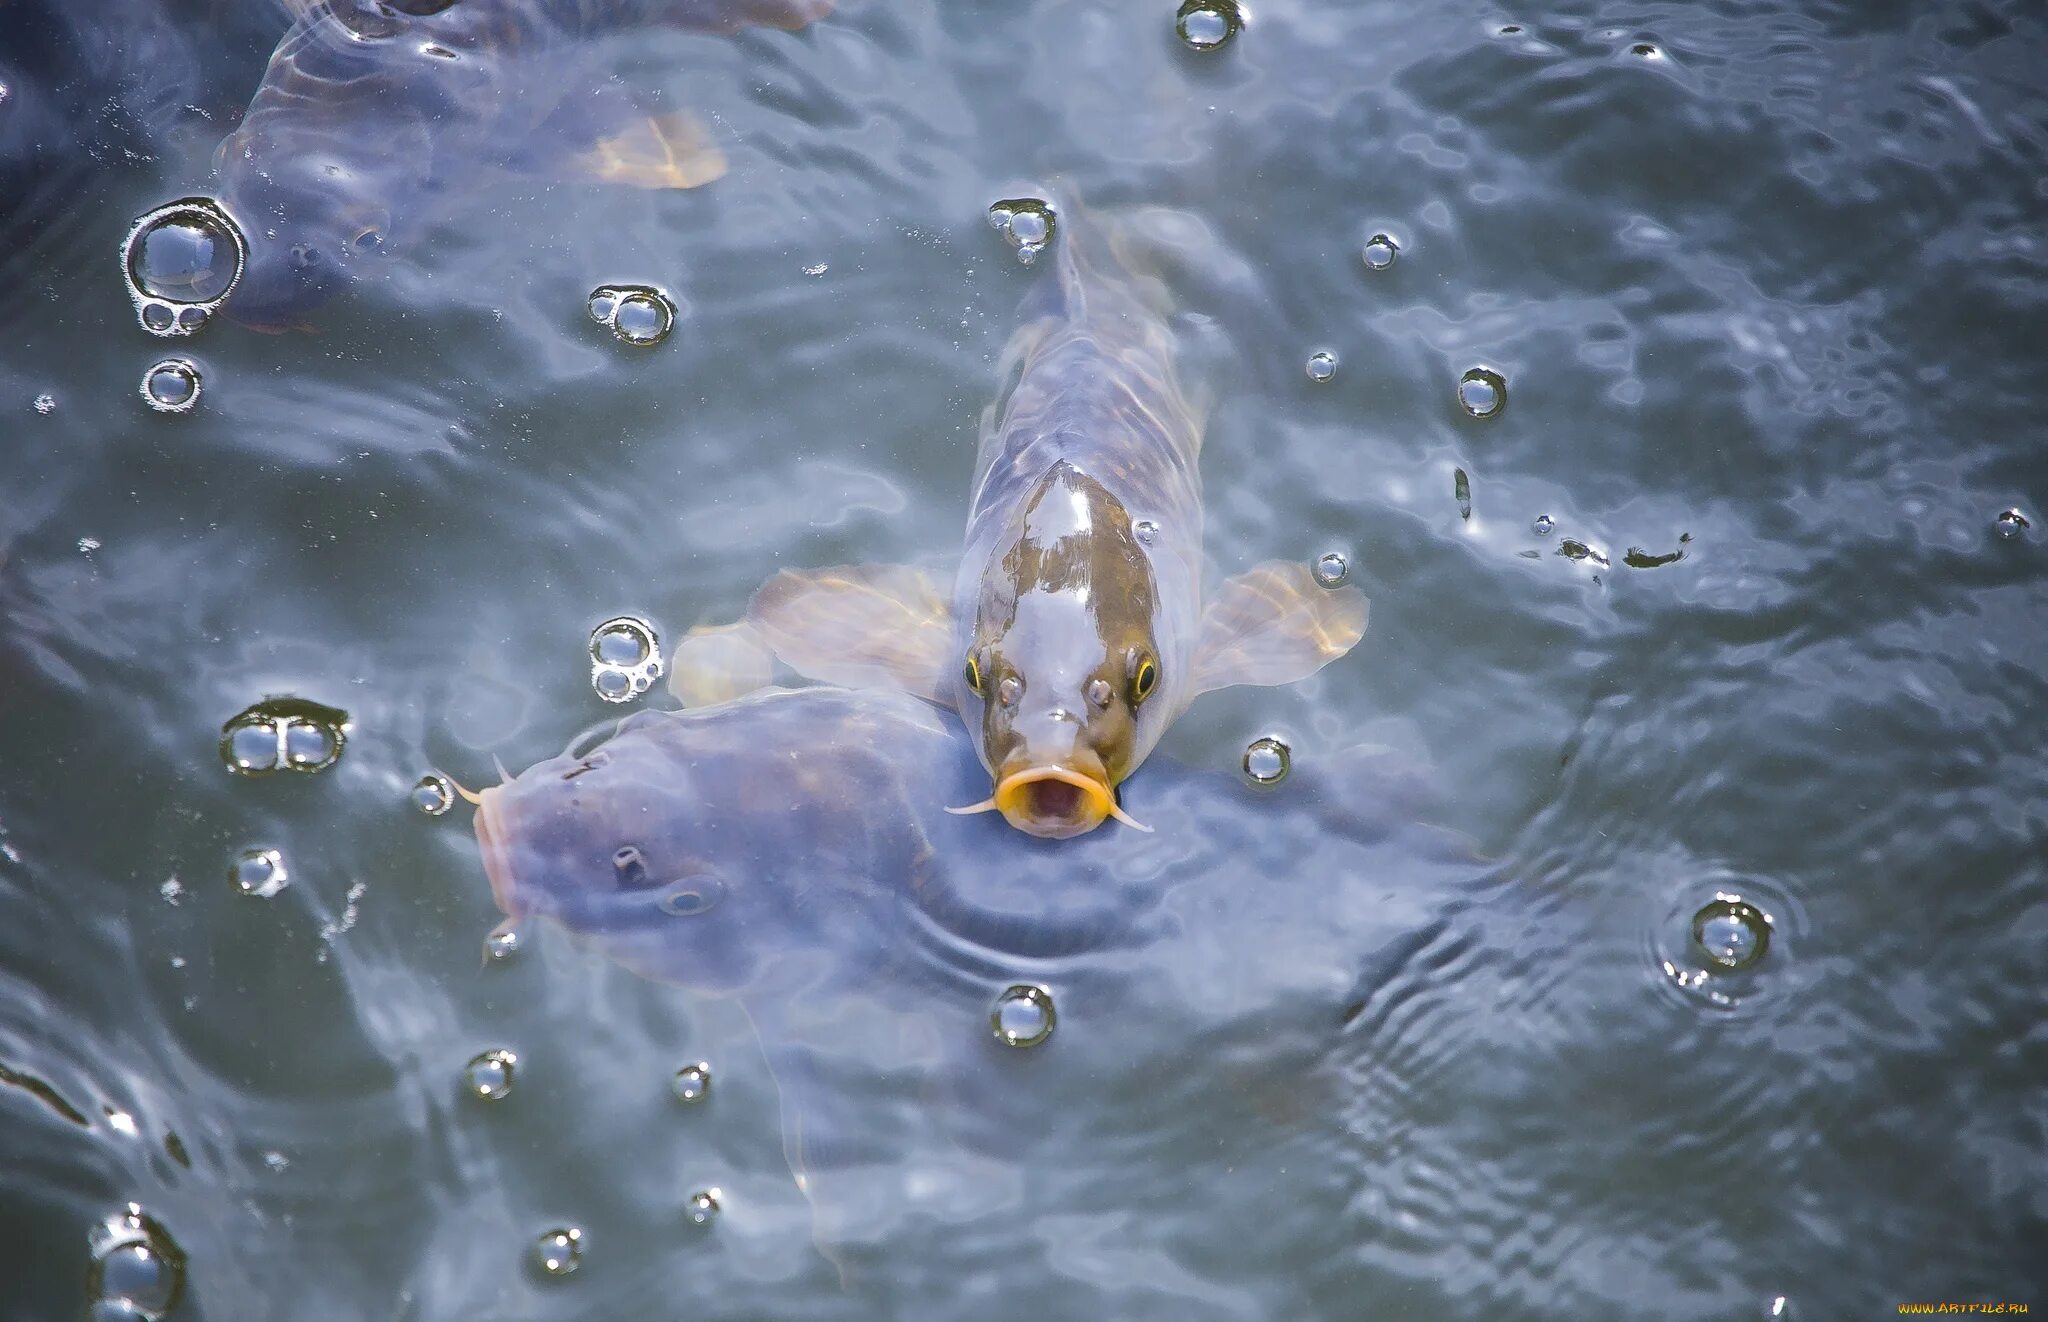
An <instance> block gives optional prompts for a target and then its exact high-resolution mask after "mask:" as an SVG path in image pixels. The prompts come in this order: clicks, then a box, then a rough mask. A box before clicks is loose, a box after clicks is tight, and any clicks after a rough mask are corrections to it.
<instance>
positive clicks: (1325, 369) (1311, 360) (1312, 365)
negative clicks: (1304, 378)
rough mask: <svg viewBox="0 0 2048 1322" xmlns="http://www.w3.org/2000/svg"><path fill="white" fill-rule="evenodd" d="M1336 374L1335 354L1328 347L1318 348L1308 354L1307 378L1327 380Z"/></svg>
mask: <svg viewBox="0 0 2048 1322" xmlns="http://www.w3.org/2000/svg"><path fill="white" fill-rule="evenodd" d="M1335 375H1337V355H1336V354H1333V353H1331V352H1330V351H1329V350H1328V349H1318V350H1316V352H1314V353H1312V354H1310V355H1309V356H1308V379H1309V380H1311V381H1319V382H1320V381H1328V380H1329V379H1330V378H1331V377H1333V376H1335Z"/></svg>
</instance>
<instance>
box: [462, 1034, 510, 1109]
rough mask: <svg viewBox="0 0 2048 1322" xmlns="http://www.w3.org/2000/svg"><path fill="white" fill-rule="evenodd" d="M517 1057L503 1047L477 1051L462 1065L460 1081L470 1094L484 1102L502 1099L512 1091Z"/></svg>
mask: <svg viewBox="0 0 2048 1322" xmlns="http://www.w3.org/2000/svg"><path fill="white" fill-rule="evenodd" d="M518 1066H519V1057H518V1056H517V1055H516V1054H514V1053H513V1052H510V1051H507V1050H506V1049H505V1048H504V1047H492V1048H491V1049H490V1050H489V1051H483V1052H479V1053H477V1054H476V1055H475V1056H473V1057H471V1058H470V1062H469V1064H467V1065H464V1066H463V1067H462V1082H463V1086H464V1087H466V1088H467V1089H468V1090H469V1092H470V1095H471V1096H473V1097H477V1098H480V1099H481V1100H483V1101H486V1102H497V1101H503V1100H504V1099H505V1097H506V1095H507V1094H509V1093H510V1092H511V1091H512V1075H513V1073H514V1072H515V1071H516V1070H517V1068H518Z"/></svg>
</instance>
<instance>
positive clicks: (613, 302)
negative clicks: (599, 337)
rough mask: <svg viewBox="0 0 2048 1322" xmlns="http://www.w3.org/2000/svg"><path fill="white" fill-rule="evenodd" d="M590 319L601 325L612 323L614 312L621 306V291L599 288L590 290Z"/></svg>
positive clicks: (607, 325)
mask: <svg viewBox="0 0 2048 1322" xmlns="http://www.w3.org/2000/svg"><path fill="white" fill-rule="evenodd" d="M588 306H589V309H590V319H591V320H592V321H594V322H596V323H597V324H598V325H600V326H606V327H609V326H610V325H611V324H612V312H613V311H614V310H615V309H616V308H617V307H618V306H619V291H618V290H616V289H611V288H599V289H593V290H591V291H590V303H589V305H588Z"/></svg>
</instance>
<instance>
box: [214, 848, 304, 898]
mask: <svg viewBox="0 0 2048 1322" xmlns="http://www.w3.org/2000/svg"><path fill="white" fill-rule="evenodd" d="M228 879H229V880H230V881H233V882H234V883H235V889H236V890H238V891H240V892H242V894H244V895H253V896H255V897H256V898H257V899H259V900H267V899H269V898H270V897H271V896H273V895H275V894H277V893H278V892H279V891H281V890H283V889H284V888H285V887H286V886H289V885H291V880H292V878H291V873H290V872H288V871H286V870H285V866H284V855H283V854H281V853H279V852H278V851H277V850H275V849H245V850H243V851H242V852H241V853H239V854H237V855H236V856H235V861H234V863H233V864H232V865H231V866H230V867H229V868H228Z"/></svg>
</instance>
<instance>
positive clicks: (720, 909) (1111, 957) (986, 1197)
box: [476, 687, 1485, 1256]
mask: <svg viewBox="0 0 2048 1322" xmlns="http://www.w3.org/2000/svg"><path fill="white" fill-rule="evenodd" d="M980 780H985V773H984V772H983V770H982V769H981V767H980V765H979V760H978V758H977V756H976V754H975V751H974V749H973V747H972V742H971V739H970V737H969V735H968V733H967V732H966V731H965V730H963V729H962V728H960V726H959V725H958V724H957V723H956V722H954V721H953V720H952V719H951V718H950V717H949V716H947V715H946V714H945V713H943V712H940V711H938V710H937V709H935V708H934V707H933V706H932V705H930V704H929V703H927V702H924V701H922V700H919V699H916V698H913V697H910V696H909V695H906V694H903V693H900V692H893V691H888V690H874V689H870V690H861V691H850V690H842V689H836V688H831V687H812V688H805V689H799V690H768V691H765V692H760V693H756V694H754V695H751V696H748V697H745V698H742V699H739V700H736V701H731V702H727V703H722V704H718V705H715V706H712V707H707V708H704V709H702V710H698V711H688V712H681V713H674V712H645V713H641V714H638V715H635V716H633V717H630V718H628V719H627V720H626V721H624V722H621V723H619V725H618V726H617V729H616V732H615V733H614V734H612V735H611V736H610V737H609V738H608V739H607V740H605V741H604V742H602V743H600V744H597V745H596V746H595V747H592V746H590V744H589V743H588V742H587V741H586V742H583V743H580V744H579V745H575V746H572V747H571V749H570V750H569V751H568V752H566V753H564V754H563V755H562V756H560V757H557V758H554V759H551V760H549V761H547V762H543V763H541V764H539V765H537V766H535V767H533V768H531V769H529V770H528V771H526V772H524V773H522V774H521V775H519V776H517V777H514V778H513V779H512V780H511V781H509V782H508V783H506V784H504V785H501V786H498V787H496V788H493V789H490V790H486V791H484V793H483V795H482V803H481V806H480V807H479V809H478V813H477V818H476V828H477V835H478V839H479V842H480V844H481V846H482V849H483V856H484V863H485V870H486V872H487V873H488V875H489V878H490V881H491V885H492V889H493V893H494V895H495V897H496V899H497V902H498V905H499V907H500V908H501V909H502V910H503V911H504V912H505V913H506V915H507V921H508V922H509V923H513V924H517V925H526V924H532V923H537V922H540V921H543V920H546V921H550V922H554V923H558V924H560V925H561V926H562V927H564V928H566V929H567V930H568V931H569V932H571V933H572V934H573V935H575V936H576V937H578V938H579V939H580V940H581V941H583V942H585V943H587V944H589V945H591V946H593V947H595V948H596V949H598V950H600V951H601V952H603V953H604V954H606V955H607V956H609V957H611V958H613V959H616V960H618V961H620V962H622V963H624V964H626V965H627V966H629V967H631V968H633V969H635V970H637V971H638V972H640V973H642V974H645V975H647V976H651V977H653V978H656V979H659V980H662V981H666V982H669V983H672V984H675V985H678V986H681V987H684V988H688V989H691V990H693V991H695V992H699V993H707V994H711V995H716V996H720V997H729V998H733V999H736V1000H738V1001H739V1003H740V1004H741V1005H742V1006H743V1007H744V1008H745V1010H746V1012H747V1017H748V1018H749V1019H750V1020H751V1022H752V1023H753V1024H754V1026H755V1028H756V1030H757V1031H758V1032H759V1034H760V1037H761V1045H762V1048H763V1054H764V1057H765V1059H766V1060H767V1062H768V1064H769V1066H770V1068H771V1070H772V1071H773V1074H774V1077H775V1080H776V1083H777V1086H778V1089H779V1092H780V1098H781V1116H780V1120H781V1128H782V1136H783V1143H784V1148H785V1153H786V1155H787V1157H788V1160H789V1163H790V1168H791V1171H792V1174H793V1175H794V1177H795V1178H796V1180H797V1183H798V1184H799V1186H800V1187H801V1188H802V1189H803V1190H804V1191H805V1193H806V1195H807V1196H808V1197H809V1198H810V1200H811V1202H812V1205H813V1208H814V1212H815V1215H816V1232H817V1236H818V1240H819V1244H820V1247H821V1248H822V1249H824V1250H825V1251H826V1253H827V1255H828V1256H833V1255H835V1254H836V1253H837V1251H838V1250H839V1249H840V1248H841V1247H843V1246H845V1245H846V1244H848V1243H850V1242H853V1241H858V1240H862V1239H868V1238H872V1237H875V1236H878V1235H881V1234H884V1233H886V1232H887V1228H888V1227H889V1225H890V1224H891V1219H892V1218H894V1217H898V1216H903V1215H910V1214H918V1213H921V1214H922V1215H926V1216H930V1215H943V1216H944V1217H946V1218H947V1219H948V1224H952V1223H954V1219H956V1218H957V1219H958V1220H968V1219H971V1218H973V1217H976V1216H982V1215H997V1214H1012V1213H1015V1212H1017V1211H1018V1210H1019V1208H1020V1207H1021V1206H1023V1200H1028V1198H1029V1197H1030V1196H1031V1193H1030V1189H1031V1181H1030V1180H1029V1178H1028V1172H1029V1171H1030V1170H1031V1169H1032V1168H1033V1167H1034V1166H1038V1165H1041V1164H1043V1163H1054V1164H1057V1165H1060V1166H1061V1167H1063V1168H1072V1166H1073V1165H1074V1163H1076V1162H1080V1163H1083V1164H1084V1165H1086V1166H1087V1167H1088V1168H1090V1169H1094V1168H1096V1167H1098V1166H1099V1167H1100V1170H1101V1172H1102V1179H1103V1182H1104V1187H1105V1188H1115V1187H1119V1186H1120V1185H1123V1186H1127V1187H1131V1188H1147V1189H1154V1190H1157V1189H1159V1188H1160V1187H1161V1183H1160V1182H1161V1181H1162V1180H1167V1181H1176V1182H1186V1183H1187V1184H1188V1185H1189V1187H1190V1196H1192V1194H1193V1190H1194V1189H1195V1188H1197V1187H1207V1182H1208V1181H1210V1180H1211V1179H1212V1178H1215V1179H1220V1178H1223V1177H1222V1175H1221V1173H1220V1172H1205V1171H1202V1170H1198V1169H1195V1168H1193V1167H1191V1166H1190V1165H1189V1162H1190V1158H1189V1155H1188V1153H1187V1151H1186V1150H1185V1149H1184V1148H1183V1146H1182V1141H1181V1139H1180V1138H1179V1133H1180V1131H1179V1130H1178V1129H1177V1128H1176V1126H1178V1125H1180V1124H1183V1123H1184V1120H1183V1117H1184V1116H1185V1115H1186V1114H1187V1112H1188V1110H1189V1108H1188V1105H1187V1098H1186V1097H1185V1096H1182V1095H1178V1094H1176V1093H1175V1092H1174V1090H1173V1089H1171V1088H1169V1089H1167V1090H1166V1091H1165V1092H1164V1093H1161V1092H1159V1090H1158V1089H1156V1088H1154V1087H1150V1086H1148V1085H1147V1084H1146V1083H1144V1082H1143V1081H1144V1080H1148V1079H1154V1080H1156V1079H1178V1080H1184V1081H1185V1083H1186V1086H1188V1087H1196V1086H1197V1084H1198V1082H1199V1081H1202V1080H1205V1079H1206V1078H1208V1075H1207V1074H1206V1073H1205V1072H1204V1071H1203V1070H1196V1071H1194V1072H1193V1073H1192V1074H1190V1071H1189V1069H1188V1065H1189V1062H1191V1061H1201V1060H1209V1061H1214V1060H1217V1059H1225V1060H1237V1061H1239V1062H1240V1063H1241V1064H1240V1068H1242V1069H1245V1070H1251V1069H1253V1066H1251V1065H1250V1064H1248V1063H1243V1062H1248V1061H1251V1060H1263V1061H1269V1062H1270V1061H1273V1060H1275V1059H1276V1057H1275V1056H1274V1055H1273V1054H1272V1053H1275V1052H1276V1051H1277V1052H1278V1053H1279V1057H1281V1058H1286V1059H1290V1060H1292V1059H1294V1058H1295V1056H1296V1054H1297V1053H1305V1056H1304V1059H1305V1060H1313V1059H1314V1057H1315V1056H1316V1055H1317V1054H1319V1053H1320V1052H1321V1051H1323V1050H1324V1049H1325V1047H1326V1045H1327V1043H1328V1042H1329V1040H1330V1039H1331V1036H1332V1035H1334V1034H1336V1033H1338V1032H1339V1031H1340V1029H1341V1025H1342V1023H1343V1022H1344V1019H1345V1016H1346V1014H1347V1013H1351V1012H1350V1011H1348V1010H1347V1006H1350V1005H1352V1004H1354V1003H1356V1002H1358V1001H1359V1000H1361V999H1363V998H1365V997H1367V996H1370V995H1372V994H1374V988H1375V987H1376V986H1378V985H1379V983H1381V982H1382V981H1384V980H1385V979H1387V978H1389V977H1392V976H1396V975H1397V974H1398V973H1399V971H1400V968H1401V967H1402V965H1403V962H1404V961H1405V960H1406V959H1407V953H1406V952H1411V951H1412V950H1413V949H1414V948H1415V946H1416V945H1417V943H1418V942H1423V941H1426V940H1427V939H1429V934H1430V933H1432V932H1434V931H1436V930H1438V928H1439V927H1440V926H1441V924H1442V923H1443V922H1444V921H1445V918H1446V915H1447V914H1448V913H1450V912H1451V911H1453V910H1455V909H1457V908H1459V907H1461V906H1462V904H1463V903H1464V902H1465V899H1464V897H1465V894H1466V891H1465V888H1466V887H1467V886H1468V885H1469V884H1470V883H1471V882H1472V881H1474V880H1475V879H1481V880H1483V879H1484V877H1485V870H1484V868H1483V866H1482V865H1480V864H1479V863H1478V861H1477V860H1476V858H1475V856H1474V855H1473V853H1472V850H1471V847H1470V845H1469V844H1468V843H1466V842H1464V841H1462V840H1461V839H1459V838H1458V837H1455V836H1453V835H1451V834H1449V833H1446V832H1442V831H1438V830H1435V829H1433V828H1430V827H1427V826H1425V825H1423V824H1422V821H1423V819H1424V818H1425V817H1426V816H1427V813H1428V806H1429V803H1430V799H1429V795H1428V792H1427V790H1426V788H1425V787H1424V786H1423V784H1422V782H1421V781H1420V780H1418V779H1417V778H1416V777H1415V776H1413V775H1412V774H1410V773H1409V772H1407V771H1404V770H1402V769H1399V768H1396V767H1394V766H1391V765H1390V759H1388V758H1386V757H1384V756H1373V755H1367V754H1363V753H1361V754H1354V755H1348V756H1346V757H1343V758H1332V759H1331V760H1330V763H1329V765H1327V766H1326V767H1322V768H1308V767H1304V768H1300V769H1298V770H1297V773H1296V775H1295V776H1294V777H1291V778H1290V779H1289V780H1288V781H1287V782H1286V783H1285V784H1283V785H1282V786H1281V787H1279V788H1278V789H1276V790H1270V791H1267V790H1259V789H1255V788H1252V787H1249V786H1247V785H1244V784H1242V783H1240V782H1238V781H1237V780H1236V779H1234V778H1232V777H1226V776H1223V775H1220V774H1214V773H1201V772H1193V771H1189V770H1186V769H1184V768H1180V767H1176V766H1172V765H1163V766H1159V767H1157V768H1155V769H1154V770H1153V771H1151V772H1149V773H1148V774H1147V776H1146V777H1145V778H1144V780H1143V782H1142V784H1141V785H1139V786H1138V787H1137V792H1136V793H1134V795H1133V800H1134V807H1136V808H1138V809H1139V810H1141V811H1143V812H1145V813H1146V814H1147V816H1148V817H1150V819H1151V820H1152V821H1153V823H1154V824H1155V825H1156V826H1157V827H1158V828H1159V829H1158V831H1157V832H1156V833H1154V834H1143V833H1138V832H1118V833H1113V834H1112V835H1110V836H1109V837H1107V838H1105V839H1104V840H1103V841H1102V842H1101V843H1100V844H1099V845H1098V846H1096V847H1094V848H1091V849H1089V850H1087V851H1083V852H1080V853H1075V852H1073V851H1070V850H1065V849H1062V848H1060V847H1059V846H1057V845H1055V844H1052V843H1050V842H1047V841H1043V840H1037V839H1033V838H1031V837H1029V836H1028V835H1025V834H1022V833H1019V832H1016V831H1012V830H1010V829H1008V828H1007V827H1005V826H1003V825H1002V824H1001V823H1000V822H998V821H996V820H995V819H994V818H992V817H989V816H986V815H982V816H974V817H960V816H956V815H953V814H949V813H947V812H945V811H944V810H943V805H944V804H945V803H946V802H949V801H952V800H951V796H954V795H957V794H959V793H960V792H962V791H963V790H964V789H965V788H967V787H969V786H971V785H973V784H974V783H975V782H977V781H980ZM1020 986H1022V987H1037V988H1042V989H1043V991H1044V994H1045V995H1046V996H1047V997H1048V998H1049V1000H1050V1001H1051V1003H1052V1005H1053V1006H1054V1007H1055V1011H1056V1018H1055V1021H1054V1027H1053V1029H1052V1031H1051V1033H1050V1036H1049V1037H1047V1038H1046V1040H1045V1041H1044V1042H1043V1043H1042V1044H1040V1045H1035V1046H1031V1047H1029V1048H1024V1049H1020V1048H1018V1047H1016V1046H1010V1045H1005V1044H1004V1043H1003V1042H1002V1041H999V1040H998V1039H997V1036H996V1033H995V1032H994V1031H993V1029H992V1022H991V1012H992V1009H993V1007H995V1006H996V1004H997V1003H998V1001H999V999H1000V998H1002V997H1003V996H1004V994H1005V992H1006V989H1009V988H1013V987H1020ZM1299 1067H1300V1068H1307V1066H1306V1065H1305V1064H1303V1065H1301V1066H1299ZM1287 1068H1289V1069H1291V1068H1296V1066H1292V1065H1290V1066H1288V1067H1287ZM1288 1077H1290V1076H1288V1075H1287V1074H1286V1072H1285V1070H1283V1071H1282V1072H1281V1074H1280V1078H1281V1079H1283V1080H1284V1079H1286V1078H1288ZM1201 1086H1202V1087H1204V1088H1206V1086H1207V1085H1206V1084H1202V1085H1201ZM1288 1086H1289V1087H1291V1086H1292V1085H1288ZM1155 1095H1156V1097H1157V1101H1156V1105H1155V1104H1154V1103H1153V1102H1152V1101H1149V1100H1146V1099H1149V1098H1152V1097H1154V1096H1155ZM1212 1101H1213V1098H1212ZM1298 1101H1299V1099H1297V1103H1298ZM1311 1109H1312V1108H1311ZM1110 1115H1114V1116H1115V1117H1116V1121H1115V1125H1116V1128H1115V1129H1114V1130H1113V1131H1105V1129H1104V1127H1103V1126H1104V1121H1105V1117H1107V1116H1110ZM1126 1164H1129V1165H1128V1166H1127V1165H1126ZM909 1171H914V1172H916V1178H915V1179H914V1180H909V1179H906V1176H905V1172H909ZM913 1188H914V1189H915V1190H916V1191H917V1192H915V1193H913V1192H912V1189H913ZM920 1199H923V1200H930V1203H929V1204H921V1203H920V1202H919V1200H920ZM939 1203H943V1205H944V1206H943V1212H939V1211H935V1207H936V1205H937V1204H939ZM1134 1220H1135V1221H1137V1222H1142V1221H1143V1220H1144V1218H1142V1217H1138V1218H1134Z"/></svg>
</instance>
